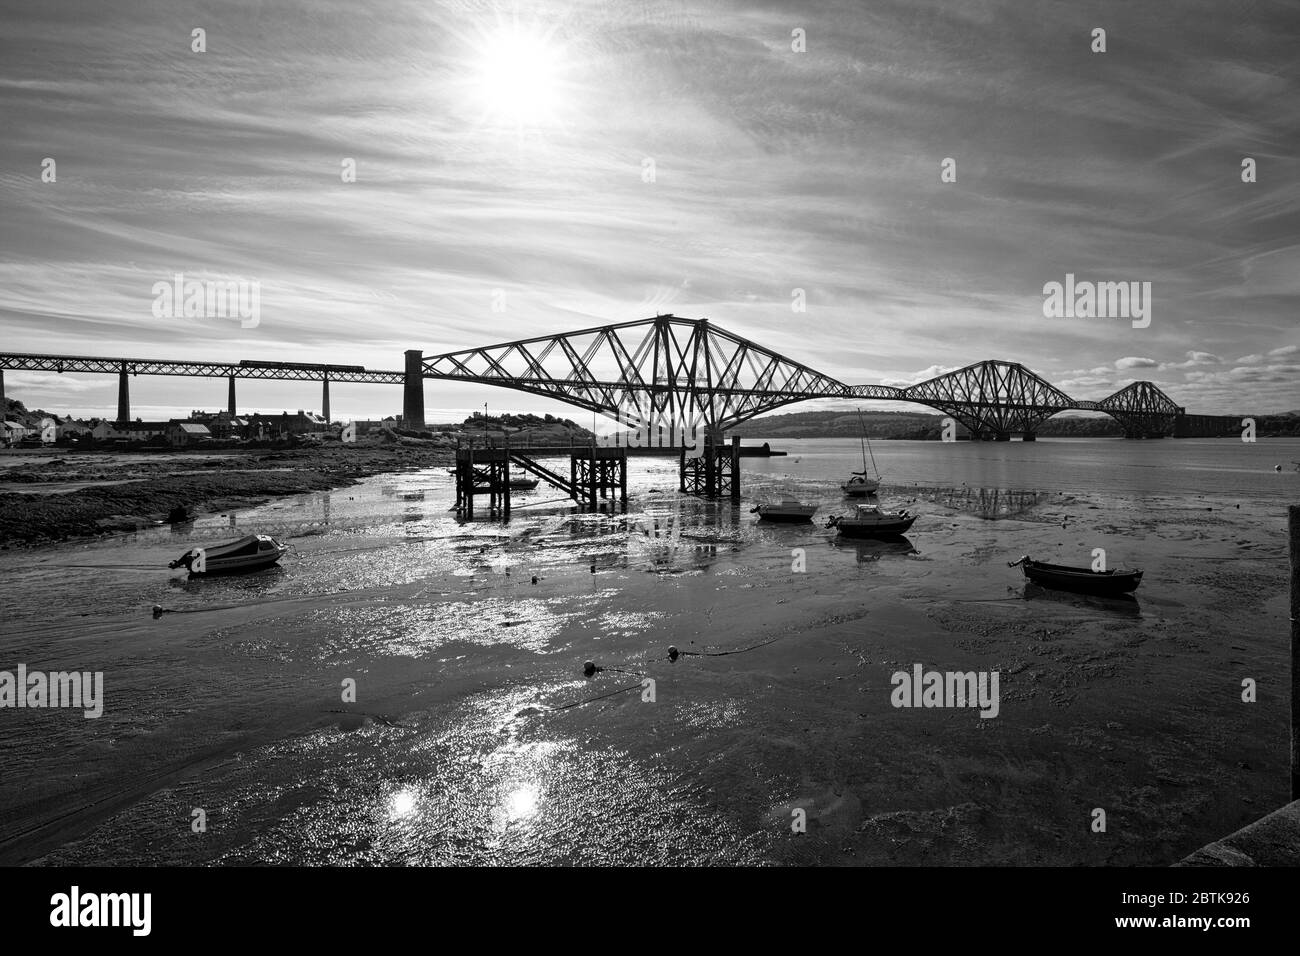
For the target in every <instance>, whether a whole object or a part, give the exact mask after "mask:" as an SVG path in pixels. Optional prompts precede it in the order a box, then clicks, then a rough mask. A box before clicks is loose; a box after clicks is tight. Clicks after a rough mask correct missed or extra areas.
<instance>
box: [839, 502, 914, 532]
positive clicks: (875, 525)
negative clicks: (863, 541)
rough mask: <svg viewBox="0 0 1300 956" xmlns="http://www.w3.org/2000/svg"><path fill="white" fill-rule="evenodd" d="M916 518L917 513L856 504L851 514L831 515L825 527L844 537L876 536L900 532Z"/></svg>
mask: <svg viewBox="0 0 1300 956" xmlns="http://www.w3.org/2000/svg"><path fill="white" fill-rule="evenodd" d="M916 519H917V515H914V514H909V513H908V512H907V511H881V510H880V509H879V508H877V507H876V506H875V505H858V507H857V509H856V510H855V511H854V513H853V514H851V515H848V516H846V517H843V518H841V517H839V516H832V517H831V519H830V521H828V522H826V527H828V528H834V529H836V530H837V531H839V533H840V534H841V535H843V536H844V537H846V538H878V537H882V536H886V535H896V534H902V533H903V532H905V531H907V529H908V528H910V527H912V525H913V524H914V523H915V522H916Z"/></svg>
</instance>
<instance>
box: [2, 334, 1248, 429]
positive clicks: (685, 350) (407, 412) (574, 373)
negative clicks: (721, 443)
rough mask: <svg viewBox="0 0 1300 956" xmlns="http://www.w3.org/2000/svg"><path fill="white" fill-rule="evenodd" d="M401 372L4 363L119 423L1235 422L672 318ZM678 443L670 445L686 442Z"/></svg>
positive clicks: (1128, 395)
mask: <svg viewBox="0 0 1300 956" xmlns="http://www.w3.org/2000/svg"><path fill="white" fill-rule="evenodd" d="M405 358H406V361H405V367H404V368H403V369H402V370H401V371H392V370H375V369H366V368H364V367H362V366H356V365H332V364H325V365H319V364H310V363H303V362H269V361H243V362H240V363H238V364H226V363H217V362H188V361H175V360H161V359H132V358H102V357H88V356H74V355H44V354H32V353H17V352H14V353H0V405H2V400H3V397H4V378H3V370H4V369H12V370H22V371H36V372H57V373H63V372H69V373H72V372H78V373H85V372H90V373H111V374H116V375H117V376H118V413H117V417H118V420H119V421H127V420H129V419H130V417H131V411H130V394H129V384H128V383H129V380H130V378H131V377H132V376H135V375H178V376H190V377H208V378H226V379H227V380H228V382H229V402H228V404H229V411H230V413H231V414H232V415H233V414H234V412H235V381H236V379H240V378H244V379H288V380H298V381H318V382H321V383H322V392H323V394H322V411H323V413H324V416H325V418H326V419H327V420H328V419H329V417H330V410H329V386H330V382H370V383H377V384H392V385H396V384H401V385H402V386H403V396H404V397H403V409H402V410H403V419H404V421H405V424H406V426H407V427H410V428H423V427H424V380H425V379H434V380H442V381H459V382H475V383H478V384H483V385H495V386H500V387H504V388H511V389H515V390H517V391H523V392H530V393H532V394H534V395H541V396H544V397H546V398H551V399H555V400H558V401H561V402H565V403H567V404H569V405H574V406H577V407H579V408H583V409H588V410H590V411H593V412H597V413H599V414H602V415H605V416H607V417H609V418H612V419H615V420H616V421H619V422H621V423H623V424H625V425H627V426H629V427H632V428H648V429H650V430H651V435H652V441H653V435H654V430H655V429H658V430H659V433H660V434H662V430H663V428H664V427H667V428H668V433H669V436H677V435H680V434H682V433H688V432H702V433H704V434H706V435H712V436H719V437H720V436H721V435H722V434H723V433H724V432H725V431H726V430H727V429H729V428H732V427H734V426H736V425H739V424H740V423H741V422H744V421H747V420H749V419H751V418H753V417H755V416H757V415H761V414H763V413H765V412H770V411H773V410H774V409H777V408H781V407H782V406H784V405H789V404H791V403H793V402H801V401H806V400H808V399H842V400H847V401H855V402H856V401H862V400H874V401H890V402H910V403H912V404H917V405H925V406H929V407H930V408H934V409H936V410H938V411H940V412H942V413H943V414H944V415H947V416H950V417H951V418H952V419H953V420H954V421H955V422H957V423H960V424H961V425H962V426H963V427H964V428H965V429H966V430H967V431H968V432H969V433H970V435H971V437H972V438H978V439H985V440H998V441H1005V440H1008V439H1009V438H1010V437H1011V436H1012V435H1013V434H1018V435H1021V436H1023V437H1024V438H1025V439H1026V440H1032V439H1033V438H1034V437H1035V435H1036V432H1037V430H1038V428H1039V427H1040V426H1041V425H1042V423H1043V422H1044V421H1046V420H1047V419H1048V418H1050V417H1051V416H1053V415H1055V414H1057V413H1058V412H1062V411H1066V410H1068V409H1078V410H1082V411H1095V412H1105V413H1106V414H1108V415H1110V416H1111V417H1112V418H1114V419H1116V420H1117V421H1118V422H1119V423H1120V424H1121V425H1122V426H1123V428H1124V433H1125V436H1126V437H1129V438H1156V437H1164V436H1165V435H1169V434H1173V433H1181V434H1191V433H1192V431H1193V429H1189V428H1187V427H1182V428H1180V427H1179V426H1180V423H1184V424H1185V423H1186V422H1189V421H1195V422H1197V426H1196V429H1195V430H1196V431H1197V432H1198V433H1202V434H1223V433H1225V431H1226V430H1227V429H1228V428H1229V423H1231V422H1233V421H1235V419H1230V418H1227V417H1222V418H1220V417H1210V416H1187V415H1186V410H1185V409H1184V408H1182V407H1180V406H1179V405H1177V404H1176V403H1175V402H1174V401H1173V400H1172V399H1171V398H1170V397H1169V396H1168V395H1166V394H1165V393H1164V392H1162V391H1161V390H1160V389H1159V388H1158V387H1156V386H1155V385H1154V384H1152V383H1151V382H1134V383H1133V384H1131V385H1129V386H1128V387H1126V388H1123V389H1121V390H1119V391H1118V392H1116V393H1115V394H1113V395H1109V396H1107V397H1106V398H1102V399H1098V400H1095V401H1092V400H1080V399H1075V398H1072V397H1071V396H1069V395H1067V394H1066V393H1065V392H1063V391H1061V389H1059V388H1057V387H1056V386H1054V385H1052V384H1051V383H1050V382H1048V381H1046V380H1045V379H1043V378H1042V377H1040V376H1039V375H1037V374H1035V373H1034V372H1032V371H1030V370H1029V369H1027V368H1025V366H1023V365H1020V364H1018V363H1015V362H1004V361H1000V360H996V359H990V360H987V361H983V362H976V363H975V364H973V365H968V366H966V367H965V368H961V369H958V370H956V371H954V372H949V373H947V374H945V375H940V376H938V377H936V378H932V379H929V380H927V381H924V382H920V383H918V384H915V385H909V386H906V387H895V386H890V385H850V384H846V383H845V382H841V381H839V380H838V379H835V378H832V377H830V376H829V375H825V374H823V373H821V372H818V371H816V370H815V369H812V368H809V367H808V366H806V365H803V364H801V363H799V362H796V361H794V360H793V359H790V358H787V357H786V356H784V355H780V354H778V353H776V352H773V351H772V350H771V349H768V348H765V347H763V346H761V345H759V344H757V343H755V342H752V341H750V340H749V339H745V338H742V337H741V336H739V335H736V334H734V333H732V332H728V331H727V330H725V329H723V328H720V327H718V326H716V325H713V324H711V323H710V322H709V321H708V320H707V319H684V318H679V317H677V316H673V315H659V316H655V317H653V318H648V319H640V320H637V321H633V322H622V323H618V324H615V325H605V326H600V327H597V328H589V329H581V330H578V331H575V332H565V333H562V334H559V335H546V336H537V337H535V338H529V339H519V340H517V341H513V342H503V343H501V344H498V345H489V346H483V347H480V348H473V349H466V350H463V351H458V352H447V353H444V354H441V355H432V356H425V355H424V354H423V352H422V351H420V350H418V349H412V350H409V351H407V352H406V355H405ZM673 443H674V442H673V441H672V440H670V441H669V444H673Z"/></svg>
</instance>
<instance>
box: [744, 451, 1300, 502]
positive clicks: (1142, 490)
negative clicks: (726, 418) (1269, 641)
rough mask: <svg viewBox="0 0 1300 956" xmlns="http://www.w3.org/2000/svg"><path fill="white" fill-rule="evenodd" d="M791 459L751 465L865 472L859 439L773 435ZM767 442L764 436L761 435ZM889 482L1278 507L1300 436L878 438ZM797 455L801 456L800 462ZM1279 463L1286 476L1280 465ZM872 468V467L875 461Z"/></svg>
mask: <svg viewBox="0 0 1300 956" xmlns="http://www.w3.org/2000/svg"><path fill="white" fill-rule="evenodd" d="M768 441H769V442H770V444H771V446H772V447H773V448H774V449H781V450H785V451H788V452H789V455H788V456H787V457H785V458H769V459H761V458H749V459H745V461H744V462H743V465H744V470H745V471H752V472H754V473H755V474H759V475H767V476H772V477H778V476H783V475H790V476H792V477H795V478H798V479H805V478H806V479H809V480H828V479H834V478H838V477H840V476H842V475H845V474H846V473H847V472H848V471H850V470H855V471H860V470H861V468H862V453H861V449H860V446H859V444H858V442H856V441H853V440H852V439H806V440H788V439H768ZM753 443H754V444H762V441H761V440H757V441H753ZM872 451H873V453H874V454H875V458H876V464H877V465H878V466H879V468H880V470H881V473H882V474H883V475H884V480H885V482H886V483H888V484H890V485H901V486H909V485H920V486H928V487H961V486H963V485H965V486H973V487H984V488H1003V489H1035V490H1042V491H1050V492H1064V493H1068V494H1086V493H1103V494H1120V495H1125V496H1134V497H1140V496H1144V495H1158V496H1168V495H1189V496H1196V495H1224V496H1234V495H1235V496H1239V497H1240V498H1241V499H1242V500H1246V499H1250V500H1251V501H1255V502H1269V503H1270V504H1278V503H1283V502H1290V503H1295V502H1296V501H1297V499H1298V498H1300V473H1297V472H1296V470H1295V469H1296V465H1295V461H1297V460H1300V439H1268V440H1265V441H1260V442H1254V443H1246V442H1241V441H1235V440H1229V439H1178V440H1173V439H1164V440H1160V441H1125V440H1124V439H1122V438H1115V439H1039V440H1038V441H1036V442H1018V441H1016V442H951V443H947V444H945V443H942V442H919V441H878V442H873V443H872ZM796 459H798V460H797V462H796ZM1275 465H1281V466H1282V468H1283V471H1282V473H1278V472H1276V471H1274V466H1275ZM868 468H870V463H869V460H868Z"/></svg>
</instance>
